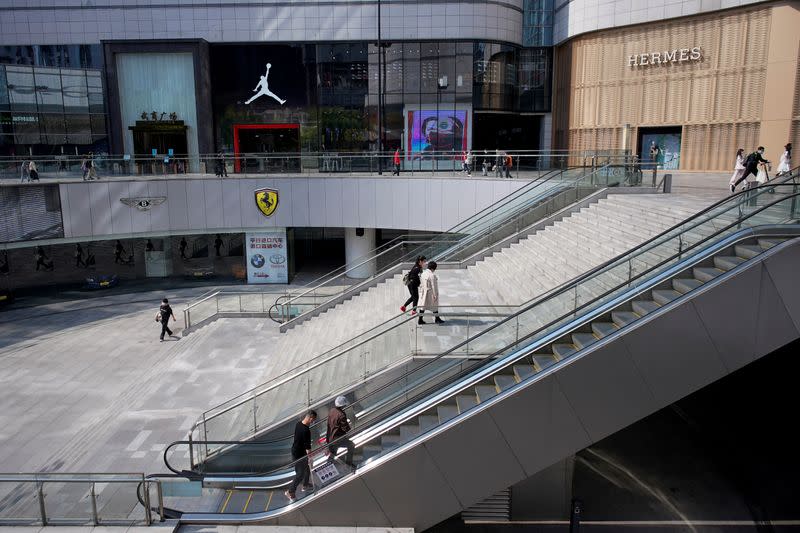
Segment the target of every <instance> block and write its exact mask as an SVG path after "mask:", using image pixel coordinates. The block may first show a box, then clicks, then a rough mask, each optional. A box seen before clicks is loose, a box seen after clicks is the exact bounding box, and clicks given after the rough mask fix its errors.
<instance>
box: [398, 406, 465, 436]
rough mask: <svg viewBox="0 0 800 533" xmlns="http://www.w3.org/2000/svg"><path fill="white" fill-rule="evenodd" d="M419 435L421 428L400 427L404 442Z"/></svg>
mask: <svg viewBox="0 0 800 533" xmlns="http://www.w3.org/2000/svg"><path fill="white" fill-rule="evenodd" d="M456 399H458V398H456ZM417 435H419V426H400V438H401V439H403V442H405V441H409V440H411V439H413V438H414V437H416V436H417Z"/></svg>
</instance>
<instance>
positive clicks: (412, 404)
mask: <svg viewBox="0 0 800 533" xmlns="http://www.w3.org/2000/svg"><path fill="white" fill-rule="evenodd" d="M765 187H766V188H769V187H770V186H769V185H768V186H765ZM798 198H800V192H795V193H793V194H791V195H789V196H786V197H784V198H779V199H776V200H775V201H773V202H771V203H769V204H767V205H764V206H762V207H761V208H759V209H757V210H756V211H753V212H751V213H748V214H747V216H745V217H743V218H738V219H737V220H736V221H734V222H732V223H731V224H728V225H726V226H725V227H724V228H722V229H720V230H717V231H716V232H714V233H713V234H711V235H709V236H708V237H706V238H704V239H703V240H701V241H698V242H697V243H696V244H694V245H692V246H691V247H689V248H687V250H685V251H682V252H678V253H676V254H674V255H672V256H671V257H670V258H668V259H665V260H664V261H662V262H661V263H659V264H657V265H655V266H653V267H651V268H649V269H648V270H646V271H644V272H642V273H640V274H638V275H637V276H636V278H641V277H643V276H645V275H647V274H649V273H651V272H653V271H655V270H657V269H659V268H660V267H661V266H663V265H664V264H665V263H668V262H670V261H672V260H673V259H675V258H679V257H681V256H686V253H687V252H688V251H690V250H692V249H695V248H697V250H696V252H695V253H694V254H689V255H688V256H686V257H684V258H683V259H681V260H680V262H678V263H676V264H674V265H672V266H671V267H670V268H668V269H667V270H664V271H662V272H661V273H660V274H658V275H657V276H656V277H655V278H654V279H652V280H650V281H649V282H648V283H647V284H646V285H642V286H632V285H631V283H630V282H625V283H622V284H620V285H618V286H617V287H615V288H613V289H611V290H609V291H607V292H606V293H604V294H603V295H601V296H598V297H597V298H595V299H593V300H591V301H589V302H586V303H584V304H582V305H581V306H580V309H583V308H585V307H587V306H589V305H592V304H593V303H594V302H596V301H598V300H600V299H602V298H604V297H605V296H607V295H608V294H610V293H612V292H615V291H617V290H619V289H620V288H623V287H625V286H626V285H627V286H628V287H629V288H628V290H627V291H626V292H624V293H623V294H620V295H618V296H617V297H615V298H614V299H612V300H610V301H609V302H606V303H605V304H603V306H601V308H599V309H595V310H594V311H593V312H591V313H589V314H590V315H598V316H599V315H600V314H603V313H605V312H608V311H609V309H613V308H615V307H617V306H619V305H620V304H621V303H624V302H625V301H629V300H631V299H633V298H636V297H637V296H638V295H639V294H641V292H642V291H645V290H649V289H650V288H652V287H654V286H657V285H658V284H659V283H661V282H662V281H663V279H662V278H665V279H666V278H669V277H671V276H674V275H676V274H679V273H680V272H682V271H685V270H686V269H687V268H690V267H691V266H693V265H695V264H697V263H698V262H700V261H703V260H704V259H705V258H706V257H709V256H710V255H713V254H714V253H717V252H719V251H720V250H723V249H725V248H727V247H729V246H731V245H732V244H733V243H735V242H738V241H740V240H742V239H746V238H749V237H751V236H753V235H757V234H759V232H758V229H759V228H746V229H742V230H740V231H739V232H737V233H734V234H732V235H728V236H727V237H726V238H725V239H723V240H722V241H719V242H712V243H709V244H708V245H706V246H704V247H702V248H701V246H703V245H704V244H705V243H707V242H708V241H710V240H713V239H715V238H716V237H717V236H718V235H720V234H722V233H723V232H725V231H727V230H729V229H731V228H733V227H734V226H738V225H740V224H741V223H742V221H743V220H746V219H748V218H751V217H752V216H754V215H757V214H758V213H761V212H762V211H764V210H766V209H769V208H770V207H772V206H774V205H777V204H779V203H782V202H785V201H787V200H788V199H798ZM768 227H771V228H774V227H778V228H781V229H785V228H784V227H783V226H782V225H773V226H769V225H768ZM786 227H791V228H793V229H794V232H793V233H792V234H793V235H796V234H798V233H800V225H797V224H792V225H791V226H786ZM636 278H635V279H636ZM576 312H577V309H576V310H573V311H571V312H569V313H567V314H565V315H562V316H561V317H559V318H558V319H556V320H554V321H552V322H550V323H549V324H547V325H544V326H542V327H540V328H539V329H538V330H537V331H535V332H533V333H531V334H530V335H527V336H526V337H524V338H523V339H520V341H515V342H514V343H513V344H519V343H520V342H522V341H524V340H525V339H528V338H530V337H532V336H535V335H536V334H538V333H539V332H541V331H542V330H544V329H546V328H548V327H550V326H552V325H554V324H556V323H557V322H559V321H561V320H563V319H564V318H567V317H569V316H571V315H575V314H576ZM593 318H594V317H593V316H584V315H582V316H576V317H574V318H573V320H571V321H570V322H568V323H565V324H563V325H562V326H561V327H560V328H559V329H557V330H555V331H552V332H550V333H548V334H547V335H546V336H545V337H543V338H541V339H539V341H537V342H534V343H531V344H529V345H527V346H525V347H523V348H519V349H516V350H515V351H514V352H513V353H511V354H508V355H506V356H505V357H502V358H501V359H498V360H496V361H495V362H494V364H491V365H488V366H486V365H484V362H483V361H480V362H477V363H476V364H475V365H473V366H472V367H470V368H468V369H466V370H464V371H463V372H461V373H460V374H459V375H457V376H454V377H453V378H451V379H449V380H448V382H447V383H445V384H442V383H438V384H436V385H435V388H436V393H435V394H433V397H429V398H427V399H425V400H424V401H423V402H422V403H421V400H420V398H425V397H426V396H430V390H428V391H424V392H422V393H419V394H417V395H416V397H415V398H413V399H411V400H408V401H406V402H405V403H404V404H402V405H401V406H398V407H397V408H395V409H394V410H392V411H391V412H390V413H387V414H386V415H385V416H384V417H383V419H382V421H380V422H375V423H372V424H368V425H367V426H366V427H363V428H358V429H356V430H354V431H352V432H351V433H349V434H347V435H346V436H344V437H341V438H340V439H337V440H336V441H334V442H333V444H336V443H337V442H339V441H340V440H344V439H349V440H353V439H354V438H355V437H357V436H362V435H364V434H366V436H365V437H364V438H363V439H359V442H358V443H357V447H360V446H363V445H364V444H366V443H367V442H369V441H370V440H372V439H374V438H375V437H376V436H380V435H382V434H383V433H384V432H385V431H387V430H389V429H391V428H394V427H396V426H398V425H400V424H402V423H403V422H405V421H406V420H408V419H409V418H413V417H414V416H417V415H419V414H420V413H422V412H424V411H426V410H429V409H431V408H432V407H434V406H435V405H437V404H438V403H440V402H441V401H443V400H445V399H446V398H449V397H452V396H455V395H457V394H459V392H461V391H462V390H463V389H464V388H468V387H470V386H472V385H474V384H475V383H477V382H479V381H481V380H482V379H485V378H486V376H488V375H490V374H494V373H496V372H497V371H498V370H500V369H502V368H504V367H507V366H509V365H512V364H514V363H516V362H517V361H518V360H519V359H521V358H523V357H526V356H527V355H529V354H530V353H534V352H535V351H536V350H537V349H539V348H540V347H541V346H542V345H545V344H548V343H550V342H553V341H555V340H557V339H558V338H560V337H563V336H564V335H565V334H566V332H568V331H571V330H574V329H575V328H577V327H580V326H581V325H582V324H584V323H586V322H587V321H590V320H592V319H593ZM507 349H508V347H506V348H504V349H502V350H499V351H498V352H496V354H502V352H503V351H505V350H507ZM496 354H495V355H496ZM488 359H490V358H489V357H487V358H484V361H485V360H488ZM481 366H486V368H484V369H483V370H481V371H479V372H477V373H476V372H475V371H476V369H478V368H479V367H481ZM556 366H560V365H559V364H558V363H556V365H553V367H551V369H548V373H549V372H551V371H552V368H554V367H556ZM470 375H472V377H471V378H470V379H469V381H468V382H460V383H458V384H457V386H453V383H454V382H459V381H462V380H463V379H464V378H465V377H468V376H470ZM536 375H537V376H539V375H543V372H540V373H537V374H536ZM443 389H444V390H443ZM452 422H453V421H452V420H451V421H448V422H446V423H445V424H449V423H452ZM221 442H225V441H221ZM233 443H234V444H235V443H236V441H234V442H233ZM173 444H188V442H187V441H179V442H176V443H173ZM195 444H196V443H195ZM239 444H241V443H239ZM171 446H172V445H171ZM326 446H328V444H325V445H323V446H320V447H317V448H315V449H313V450H312V454H314V453H318V452H319V451H320V450H322V449H323V448H324V447H326ZM302 460H306V459H299V460H298V461H302ZM298 461H293V462H291V463H289V464H287V465H284V466H281V467H278V468H275V469H273V470H270V471H269V472H266V473H241V474H237V475H236V477H237V478H239V477H241V478H253V477H261V476H266V475H272V474H275V475H278V474H281V475H290V474H289V473H288V472H289V470H290V469H291V468H293V466H294V465H295V464H296V463H297V462H298ZM205 477H207V478H215V477H217V476H216V475H213V474H209V475H206V476H205ZM220 477H225V478H230V477H231V475H230V474H226V475H224V476H220Z"/></svg>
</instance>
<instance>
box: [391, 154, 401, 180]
mask: <svg viewBox="0 0 800 533" xmlns="http://www.w3.org/2000/svg"><path fill="white" fill-rule="evenodd" d="M399 175H400V148H398V149H397V150H395V151H394V170H393V171H392V176H399Z"/></svg>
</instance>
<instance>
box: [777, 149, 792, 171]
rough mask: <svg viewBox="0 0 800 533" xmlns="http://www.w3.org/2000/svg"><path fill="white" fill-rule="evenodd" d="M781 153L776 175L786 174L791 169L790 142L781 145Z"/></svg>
mask: <svg viewBox="0 0 800 533" xmlns="http://www.w3.org/2000/svg"><path fill="white" fill-rule="evenodd" d="M783 150H784V152H783V154H781V159H780V163H778V173H777V174H775V175H776V176H781V175H783V174H788V173H789V172H791V171H792V143H786V146H784V147H783Z"/></svg>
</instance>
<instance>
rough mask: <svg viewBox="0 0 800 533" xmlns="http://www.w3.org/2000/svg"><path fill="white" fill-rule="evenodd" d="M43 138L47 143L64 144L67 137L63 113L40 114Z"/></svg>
mask: <svg viewBox="0 0 800 533" xmlns="http://www.w3.org/2000/svg"><path fill="white" fill-rule="evenodd" d="M39 120H40V121H41V130H42V140H43V141H44V142H45V143H47V144H63V143H64V141H65V139H66V133H67V129H66V125H65V124H64V115H63V114H61V113H57V114H56V113H54V114H42V115H39Z"/></svg>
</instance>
